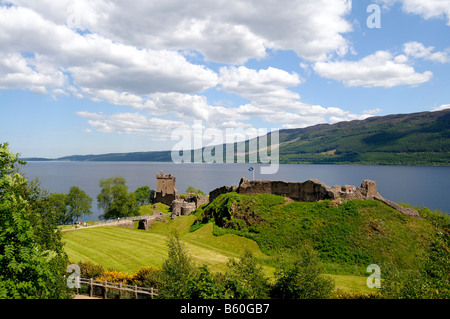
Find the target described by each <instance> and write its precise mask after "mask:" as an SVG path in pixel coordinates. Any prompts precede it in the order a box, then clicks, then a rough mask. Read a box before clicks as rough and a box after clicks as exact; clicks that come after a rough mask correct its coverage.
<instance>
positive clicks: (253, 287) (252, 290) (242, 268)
mask: <svg viewBox="0 0 450 319" xmlns="http://www.w3.org/2000/svg"><path fill="white" fill-rule="evenodd" d="M227 266H228V271H227V272H226V273H225V278H226V279H225V280H226V295H227V297H229V298H233V299H264V298H268V296H269V288H270V287H269V282H268V280H267V278H266V277H265V276H264V272H263V269H262V267H261V266H260V265H258V262H257V260H256V258H255V257H254V256H253V254H252V253H251V251H249V250H246V251H245V252H244V254H243V255H242V257H241V258H240V259H239V260H235V259H234V258H230V259H229V261H228V264H227Z"/></svg>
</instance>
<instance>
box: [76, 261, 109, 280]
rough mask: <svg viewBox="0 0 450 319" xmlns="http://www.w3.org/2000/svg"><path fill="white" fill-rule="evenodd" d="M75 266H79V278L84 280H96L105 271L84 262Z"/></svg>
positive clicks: (95, 265)
mask: <svg viewBox="0 0 450 319" xmlns="http://www.w3.org/2000/svg"><path fill="white" fill-rule="evenodd" d="M77 265H78V266H80V271H81V274H80V276H81V277H82V278H86V279H91V278H93V279H97V278H98V277H100V276H102V275H103V273H104V272H105V271H106V269H105V268H104V267H103V266H101V265H97V264H94V263H92V262H90V261H85V262H81V261H80V262H78V263H77Z"/></svg>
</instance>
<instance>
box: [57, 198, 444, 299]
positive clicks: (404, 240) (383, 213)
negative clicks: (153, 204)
mask: <svg viewBox="0 0 450 319" xmlns="http://www.w3.org/2000/svg"><path fill="white" fill-rule="evenodd" d="M416 209H418V208H416ZM418 211H419V213H420V214H421V216H422V217H423V219H414V218H410V217H407V216H405V215H402V214H401V213H399V212H398V211H396V210H394V209H392V208H390V207H388V206H387V205H385V204H384V203H382V202H379V201H372V200H352V201H349V202H347V203H344V204H341V205H339V206H337V205H335V204H334V203H333V202H331V201H327V200H326V201H321V202H313V203H311V202H292V201H287V200H286V199H285V198H284V197H281V196H276V195H241V194H237V193H227V194H223V195H221V196H219V197H217V198H216V199H215V200H214V201H213V202H212V203H210V204H207V205H204V206H202V207H200V208H199V209H197V210H196V211H194V212H193V213H192V214H191V215H189V216H180V217H178V218H177V219H175V220H171V219H170V218H168V217H167V220H168V222H167V223H162V222H155V223H154V224H153V226H152V227H151V228H150V229H149V230H148V231H144V230H137V229H127V228H122V227H96V228H86V229H80V230H73V231H72V230H69V231H65V232H64V233H63V234H64V235H63V240H64V242H65V250H66V252H67V254H68V256H69V258H70V260H71V261H72V262H78V261H87V260H89V261H91V262H94V263H96V264H101V265H102V266H104V267H106V268H109V269H116V270H118V271H121V272H128V273H133V272H135V271H136V270H137V269H138V268H139V267H140V266H152V267H160V266H161V265H162V262H163V260H164V259H165V258H167V247H166V239H167V235H168V234H169V233H171V232H172V231H173V230H175V231H177V232H178V233H179V234H180V239H181V240H182V241H183V243H184V244H185V245H186V248H187V250H188V252H189V253H190V254H191V255H192V257H193V258H194V260H195V261H196V262H197V263H198V264H199V265H202V264H206V265H207V266H208V267H209V269H211V270H212V271H214V272H224V271H225V270H226V267H227V261H228V259H229V258H230V257H239V256H240V255H241V254H242V253H243V251H244V250H246V249H247V250H250V251H251V252H252V253H253V254H254V255H255V257H256V258H257V259H258V262H259V263H260V264H261V265H263V267H264V272H265V273H266V274H267V275H268V276H269V277H271V278H273V275H274V272H275V270H276V267H277V266H278V264H279V262H280V258H281V259H282V260H285V261H288V260H290V259H291V258H294V256H295V254H296V252H297V251H298V250H299V249H300V248H301V247H303V246H304V245H306V244H309V245H311V246H312V247H313V248H314V249H315V250H316V251H317V252H318V253H319V257H320V259H321V261H322V263H323V265H324V271H325V273H326V274H328V275H329V276H332V277H333V278H334V280H335V282H336V288H338V289H341V290H344V291H350V292H366V293H367V292H371V291H370V289H368V288H367V287H366V279H367V276H368V274H367V273H366V268H367V266H368V265H371V264H377V265H379V266H380V267H381V269H382V271H383V273H382V274H383V278H384V279H393V278H394V280H395V281H399V282H402V283H403V282H406V283H410V282H411V281H412V280H414V281H417V282H414V283H413V284H412V287H413V288H408V289H407V291H408V292H407V296H408V297H411V296H414V294H418V295H417V296H416V297H419V298H424V297H430V296H431V297H433V298H434V297H444V298H449V297H450V295H449V294H450V281H449V276H448V274H449V271H450V241H449V239H450V230H449V229H450V220H449V218H448V216H445V215H443V214H440V213H438V212H431V211H430V210H429V209H427V208H422V209H418ZM399 276H400V277H399ZM404 276H406V277H404ZM405 278H406V279H405ZM405 285H408V284H405ZM407 287H409V286H407ZM424 287H425V288H424ZM411 289H412V290H413V292H410V290H411ZM437 294H439V295H437ZM395 296H396V297H397V296H398V293H397V295H395Z"/></svg>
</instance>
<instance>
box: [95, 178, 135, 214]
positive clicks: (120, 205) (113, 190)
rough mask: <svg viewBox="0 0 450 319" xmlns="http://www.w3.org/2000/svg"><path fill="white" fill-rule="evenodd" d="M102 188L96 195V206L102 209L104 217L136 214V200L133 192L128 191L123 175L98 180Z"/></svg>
mask: <svg viewBox="0 0 450 319" xmlns="http://www.w3.org/2000/svg"><path fill="white" fill-rule="evenodd" d="M100 187H101V188H102V190H101V192H100V194H99V195H98V196H97V202H98V207H99V208H100V209H103V211H104V212H105V213H104V214H103V216H102V217H103V218H104V219H110V218H119V217H128V216H136V215H137V214H138V211H137V202H136V198H135V195H134V193H128V187H127V185H126V180H125V178H123V177H111V178H108V179H102V180H100Z"/></svg>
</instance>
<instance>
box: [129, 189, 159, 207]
mask: <svg viewBox="0 0 450 319" xmlns="http://www.w3.org/2000/svg"><path fill="white" fill-rule="evenodd" d="M134 195H135V197H136V201H137V203H138V205H139V206H143V205H148V204H151V203H153V201H154V197H155V191H154V190H152V189H150V187H149V186H141V187H139V188H138V189H136V190H135V191H134Z"/></svg>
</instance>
